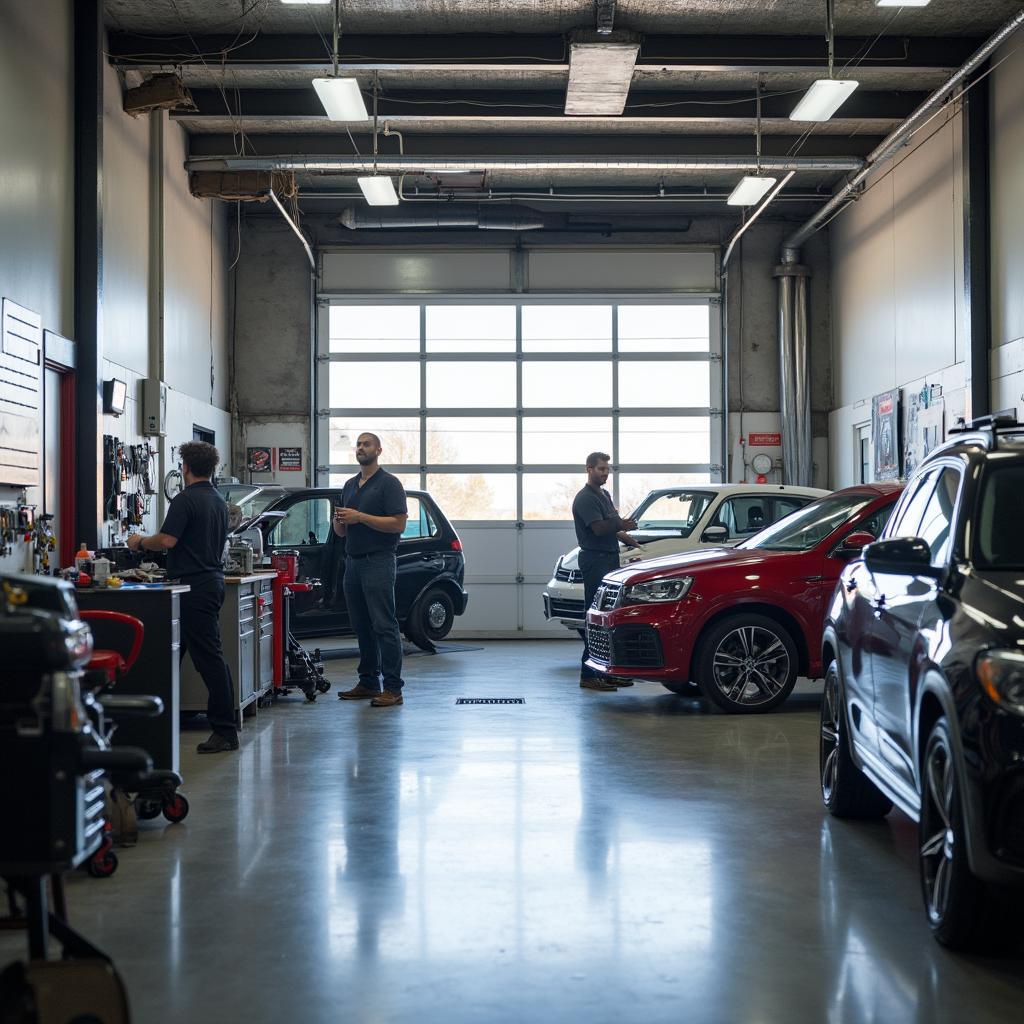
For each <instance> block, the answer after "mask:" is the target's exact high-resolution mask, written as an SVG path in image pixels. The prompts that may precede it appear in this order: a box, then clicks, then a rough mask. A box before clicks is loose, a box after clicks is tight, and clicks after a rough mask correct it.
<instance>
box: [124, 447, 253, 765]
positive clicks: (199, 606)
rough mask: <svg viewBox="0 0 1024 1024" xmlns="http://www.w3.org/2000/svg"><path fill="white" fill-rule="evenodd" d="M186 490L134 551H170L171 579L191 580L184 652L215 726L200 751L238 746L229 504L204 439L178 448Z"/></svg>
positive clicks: (216, 457) (184, 608)
mask: <svg viewBox="0 0 1024 1024" xmlns="http://www.w3.org/2000/svg"><path fill="white" fill-rule="evenodd" d="M178 451H179V452H180V454H181V474H182V477H183V478H184V481H185V489H184V490H183V491H182V492H181V493H180V494H177V495H175V497H174V499H173V501H171V504H170V505H169V506H168V509H167V516H166V518H165V519H164V524H163V526H161V527H160V532H159V533H154V534H153V535H152V536H151V537H143V536H142V535H141V534H138V533H136V534H133V535H132V536H131V537H129V538H128V547H129V548H131V549H132V551H138V550H139V549H140V548H142V549H144V550H146V551H166V552H167V578H168V580H179V581H180V582H182V583H187V584H188V586H189V588H190V589H189V591H188V593H187V594H182V595H181V657H182V658H184V657H185V654H186V652H187V653H188V654H191V655H192V664H194V665H195V667H196V671H197V672H198V673H199V675H200V676H202V679H203V682H204V683H205V684H206V689H207V692H208V693H209V700H208V702H207V705H206V718H207V720H208V721H209V723H210V728H211V729H212V730H213V731H212V732H211V733H210V738H209V739H208V740H206V741H205V742H203V743H200V744H199V746H198V747H196V750H198V751H199V753H200V754H219V753H221V752H223V751H227V750H237V749H238V732H237V730H236V728H235V711H234V699H233V693H232V689H231V670H230V669H229V668H228V666H227V662H225V660H224V650H223V648H222V647H221V642H220V609H221V605H222V604H224V563H223V561H222V559H223V557H224V542H225V541H226V540H227V536H228V506H227V502H226V501H225V500H224V499H223V498H222V497H221V496H220V494H219V493H218V492H217V489H216V488H215V487H214V486H213V484H212V483H211V482H210V478H211V477H212V476H213V472H214V470H215V469H216V468H217V464H218V463H219V462H220V453H219V452H218V451H217V449H216V448H214V447H213V445H212V444H207V443H206V442H205V441H189V442H187V443H186V444H183V445H182V446H181V448H179V449H178Z"/></svg>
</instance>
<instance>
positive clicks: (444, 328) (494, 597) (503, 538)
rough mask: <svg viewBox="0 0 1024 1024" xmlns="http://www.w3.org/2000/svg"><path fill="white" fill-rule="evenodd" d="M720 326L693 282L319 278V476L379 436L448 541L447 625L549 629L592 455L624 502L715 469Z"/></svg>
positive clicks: (393, 466) (346, 467)
mask: <svg viewBox="0 0 1024 1024" xmlns="http://www.w3.org/2000/svg"><path fill="white" fill-rule="evenodd" d="M325 265H326V264H325ZM406 269H407V270H408V268H406ZM426 273H427V272H426V271H423V270H421V271H420V272H418V276H417V278H416V279H417V280H419V281H422V280H423V279H424V276H425V274H426ZM435 273H440V271H435ZM328 276H329V275H326V274H325V276H324V278H323V280H324V283H325V284H327V283H330V284H332V285H334V286H335V287H336V286H337V282H336V281H328ZM442 276H443V275H442ZM443 279H444V284H445V285H450V284H451V280H450V279H449V278H448V277H443ZM717 327H718V316H717V306H715V305H714V303H713V299H712V297H710V296H708V295H706V294H705V295H699V294H692V293H691V294H675V295H662V296H650V295H643V296H640V295H627V296H618V297H616V298H615V299H614V300H613V299H611V298H607V297H602V298H598V297H596V296H593V295H583V294H568V295H557V296H555V295H534V294H530V295H516V296H510V295H491V296H486V297H484V296H479V295H461V296H453V295H430V296H429V297H428V296H422V295H416V296H413V295H407V294H405V295H403V294H388V295H373V296H367V295H365V294H364V295H360V296H356V295H351V294H349V295H345V294H336V293H332V292H330V291H328V292H324V291H323V290H322V291H321V301H320V303H319V304H318V373H317V402H316V408H317V425H318V430H317V442H318V454H317V470H318V473H317V481H318V483H320V484H327V483H337V482H338V481H339V480H341V479H344V478H346V477H347V476H350V475H351V474H352V473H354V472H355V471H356V463H355V457H354V453H353V446H354V444H355V439H356V437H357V436H358V435H359V433H361V432H362V431H367V430H369V431H373V432H374V433H376V434H378V435H380V436H381V438H382V442H383V447H384V454H383V456H382V463H383V464H384V465H385V466H386V467H387V468H388V469H390V470H391V471H392V472H394V473H396V474H397V475H398V476H399V477H400V478H401V479H402V481H403V483H404V484H405V485H406V487H408V488H424V489H426V490H429V491H430V492H431V493H432V494H433V495H434V497H435V498H436V499H437V501H438V503H439V504H440V506H441V508H442V509H443V510H444V511H445V513H446V514H447V516H448V517H449V519H451V520H452V521H453V523H454V524H455V526H456V528H457V529H458V531H459V534H460V536H461V538H462V541H463V545H464V547H465V551H466V566H467V577H466V585H467V589H468V590H469V591H470V603H469V610H468V612H467V614H466V615H465V616H463V617H462V618H461V619H460V620H459V621H458V622H457V624H456V634H461V635H488V636H524V635H525V636H538V635H546V634H552V633H553V634H555V635H562V634H564V628H563V627H560V626H549V625H548V624H547V623H546V622H545V620H544V617H543V608H542V602H541V593H542V591H543V589H544V584H545V583H546V582H547V580H548V578H549V577H550V575H551V570H552V567H553V565H554V562H555V559H556V558H557V557H558V555H559V554H562V553H563V552H565V551H566V550H568V549H569V548H571V547H572V546H573V545H574V543H575V541H574V535H573V531H572V525H571V513H570V505H571V502H572V498H573V495H574V494H575V492H576V491H577V490H578V489H579V487H580V486H582V484H583V482H584V475H583V470H582V465H583V462H584V460H585V458H586V455H587V454H588V453H589V452H591V451H595V450H599V451H605V452H608V453H609V454H610V455H611V456H612V462H613V465H614V466H615V467H616V470H617V471H616V472H615V473H614V475H613V477H612V480H611V482H610V486H611V488H612V490H613V494H614V496H615V499H616V502H617V503H618V505H619V507H620V508H621V509H622V510H623V512H628V511H630V510H632V509H633V508H635V507H636V505H637V504H638V503H639V501H640V499H641V498H642V497H643V496H644V495H645V494H646V493H647V492H648V491H649V490H650V489H651V488H653V487H658V486H663V485H665V484H668V483H678V482H693V483H699V482H707V481H709V480H716V479H719V478H720V477H719V466H718V465H717V464H718V463H719V462H720V458H719V451H720V443H719V438H720V421H719V420H718V408H717V407H718V406H720V404H721V374H720V372H719V367H720V361H719V354H718V330H717Z"/></svg>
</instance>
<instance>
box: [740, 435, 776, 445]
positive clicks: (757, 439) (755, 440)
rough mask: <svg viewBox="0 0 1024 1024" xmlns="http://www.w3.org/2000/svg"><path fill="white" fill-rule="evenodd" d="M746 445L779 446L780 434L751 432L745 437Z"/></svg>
mask: <svg viewBox="0 0 1024 1024" xmlns="http://www.w3.org/2000/svg"><path fill="white" fill-rule="evenodd" d="M747 445H748V446H749V447H751V448H781V447H782V435H781V434H751V435H750V436H749V437H748V438H747Z"/></svg>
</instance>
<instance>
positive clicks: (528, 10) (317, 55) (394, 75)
mask: <svg viewBox="0 0 1024 1024" xmlns="http://www.w3.org/2000/svg"><path fill="white" fill-rule="evenodd" d="M600 6H601V7H602V8H605V9H607V8H609V7H610V8H613V9H614V28H615V29H616V30H617V31H619V30H628V31H631V32H634V33H638V34H639V37H640V52H639V57H638V59H637V62H636V67H635V70H634V73H633V77H632V82H631V84H630V90H629V95H628V97H627V101H626V107H625V110H624V112H623V114H622V115H621V116H617V117H615V116H609V117H586V116H584V117H573V116H567V115H566V114H565V113H564V109H565V95H566V86H567V82H568V78H569V48H568V33H570V32H572V31H574V30H578V29H583V30H592V29H593V28H594V27H595V23H596V22H595V19H596V15H597V7H598V5H597V4H595V2H594V0H342V5H341V10H342V17H341V26H342V39H341V45H340V59H341V66H340V73H341V74H342V75H345V76H350V77H355V78H356V79H357V80H358V82H359V84H360V86H361V88H362V91H363V94H364V97H365V98H366V102H367V107H368V109H369V108H371V106H372V102H371V96H372V88H373V84H374V82H376V87H377V90H378V106H379V113H380V119H379V123H380V127H381V128H383V126H384V125H385V124H387V125H388V127H389V129H393V130H397V131H399V132H401V134H402V136H403V138H404V152H405V154H406V155H407V156H415V157H418V158H424V159H426V158H430V157H435V158H437V159H438V160H439V161H441V160H444V159H445V158H446V157H447V158H455V157H472V158H473V159H474V160H478V161H479V164H480V171H481V173H480V174H479V175H475V176H473V177H472V179H471V181H470V183H469V184H465V182H466V181H469V179H462V182H459V181H457V180H456V179H457V178H458V176H454V177H451V176H449V177H447V178H446V177H443V176H440V175H434V176H431V175H430V174H423V173H421V172H419V171H417V172H416V173H415V174H408V175H407V176H406V180H405V184H406V188H407V190H411V191H412V192H414V191H416V190H419V192H420V193H426V195H427V196H429V194H430V193H431V191H433V192H434V193H435V194H437V195H438V196H440V197H442V198H468V199H473V198H482V199H486V198H487V197H488V196H489V195H491V194H493V193H494V192H495V191H497V190H504V191H509V192H516V191H517V190H518V191H520V192H523V193H533V195H534V196H536V195H537V194H538V193H541V192H543V193H545V194H546V197H547V199H548V200H549V201H554V200H555V199H556V198H557V196H558V195H562V194H564V195H566V196H568V195H570V193H572V192H573V191H574V190H578V191H579V190H582V191H585V190H588V189H589V190H591V192H594V193H598V194H600V195H601V196H605V195H608V196H611V197H614V198H616V199H618V200H620V202H619V203H617V204H616V208H618V209H623V208H624V204H623V203H622V202H621V200H623V199H627V198H630V197H633V198H635V199H636V201H637V203H638V204H641V203H642V204H646V205H644V206H643V209H644V210H645V212H650V203H651V202H652V201H654V200H656V199H657V198H658V197H659V194H660V192H659V190H662V189H667V190H669V191H671V190H673V189H674V190H676V191H677V193H678V194H679V195H683V194H686V195H689V196H692V197H693V200H692V201H693V202H694V203H697V204H699V205H700V206H701V210H702V212H703V211H704V210H706V208H707V205H708V202H709V200H713V201H717V202H720V201H721V199H722V198H724V195H726V194H727V193H728V191H729V188H730V187H731V184H732V183H734V182H735V180H737V177H738V175H737V172H735V171H729V170H722V169H721V168H718V169H709V168H703V167H696V166H695V167H688V168H678V169H675V168H673V169H664V168H662V169H660V170H658V171H657V172H652V171H648V170H645V169H644V166H643V164H642V161H643V160H644V159H646V160H653V161H655V164H657V162H658V158H659V157H665V158H668V157H672V158H675V157H679V156H683V157H685V156H687V155H691V154H693V155H703V156H705V157H709V158H710V157H722V158H730V157H743V158H745V159H747V160H750V159H752V158H753V156H754V152H755V126H756V123H757V122H756V119H755V110H756V106H755V98H754V95H755V93H754V90H755V88H759V89H760V91H761V94H762V120H761V133H762V151H763V153H764V155H765V156H766V157H774V158H779V159H781V158H789V157H797V158H801V159H806V158H824V159H826V160H827V159H829V158H832V159H835V160H836V161H840V160H843V161H846V163H847V165H848V164H849V162H850V161H851V160H853V161H856V160H858V159H860V158H863V157H864V156H865V155H866V154H867V153H868V152H870V151H871V150H872V149H873V148H874V147H875V146H876V145H877V144H878V143H879V141H880V140H881V139H882V138H883V137H884V136H885V135H886V134H888V132H890V131H891V130H892V129H893V128H894V127H895V126H897V125H898V124H899V123H900V122H901V121H902V120H903V119H905V118H906V117H907V115H908V114H910V112H911V111H913V110H914V109H915V107H916V106H917V105H918V104H919V103H920V102H921V101H922V100H923V99H924V98H925V97H926V96H927V95H928V94H929V93H930V92H931V91H933V90H934V89H936V88H938V87H939V86H941V85H942V84H943V83H945V82H946V81H947V80H948V79H949V77H950V75H951V74H952V73H953V72H954V71H955V70H956V69H957V68H958V67H959V66H960V65H961V64H962V63H963V62H964V60H965V59H966V58H967V57H968V56H969V55H970V53H971V52H973V50H974V49H975V48H976V46H977V44H978V43H979V42H981V41H982V40H983V39H984V38H986V37H987V36H989V35H990V34H991V33H992V32H993V31H994V30H996V29H997V28H998V27H999V26H1000V25H1001V24H1003V23H1004V22H1005V21H1006V20H1007V19H1008V18H1009V17H1010V16H1012V15H1014V14H1015V13H1017V12H1018V11H1019V10H1020V0H971V2H965V0H932V3H931V4H930V5H929V6H928V7H926V8H902V9H891V8H890V9H885V8H878V7H876V6H875V3H874V0H836V35H837V39H836V63H835V69H836V74H837V76H838V77H856V79H857V80H858V81H859V82H860V87H859V88H858V90H857V91H856V92H855V93H854V94H853V96H852V97H851V99H850V100H849V101H847V103H846V104H845V105H844V107H843V108H842V110H841V111H840V113H839V115H838V116H837V117H836V118H835V119H833V120H832V121H830V122H827V123H825V124H821V125H814V126H808V125H803V124H796V123H794V122H791V121H789V119H788V114H789V111H790V110H792V108H793V106H794V105H795V103H796V101H797V99H798V98H799V96H800V94H801V93H802V92H803V91H804V90H805V89H806V88H807V87H808V85H809V84H810V83H811V82H812V81H814V79H816V78H819V77H822V76H823V74H824V73H825V70H824V69H825V52H826V47H825V40H824V11H825V2H824V0H618V2H616V3H608V2H607V0H602V3H601V4H600ZM106 14H107V25H108V30H109V33H110V38H109V50H110V53H111V60H112V62H113V63H114V65H115V66H116V67H117V68H118V70H119V71H120V72H121V74H122V79H123V82H124V84H125V86H126V87H131V86H133V85H137V84H138V83H139V82H141V81H142V80H143V79H144V78H146V77H147V76H149V75H151V74H154V73H160V72H165V73H166V72H174V73H176V74H179V75H180V76H181V78H182V79H183V81H184V83H185V85H187V86H188V87H189V89H190V90H192V93H193V97H194V99H195V102H196V107H197V109H196V110H194V111H189V112H181V113H174V114H172V117H173V118H174V120H176V121H177V122H178V123H179V124H180V125H181V126H182V127H183V128H184V129H185V130H186V131H187V132H188V133H189V136H190V153H191V155H192V157H193V158H195V159H197V160H199V159H203V160H204V162H205V165H206V166H207V167H208V168H209V167H216V166H217V163H216V158H218V157H231V158H234V157H237V156H238V155H239V154H242V155H245V156H249V157H254V156H261V157H274V158H280V159H282V160H283V161H284V163H285V166H287V162H288V160H289V159H294V162H295V165H296V167H298V168H299V172H298V177H297V181H298V184H299V186H300V189H301V202H302V204H303V207H304V208H306V209H309V210H312V211H334V210H338V209H340V208H342V207H344V206H345V205H346V204H348V203H350V202H353V201H356V200H355V199H352V198H349V197H350V196H352V195H353V194H356V193H355V182H354V180H353V176H352V175H349V174H348V173H346V167H345V161H346V160H350V159H352V158H353V156H354V154H355V153H356V152H358V153H360V154H362V155H365V154H366V153H367V152H370V151H372V143H373V136H372V123H370V122H363V123H359V122H356V123H350V124H348V125H347V126H346V125H343V124H339V123H338V122H332V121H329V120H328V119H327V118H326V117H325V115H324V112H323V109H322V107H321V106H320V104H319V101H318V100H317V98H316V95H315V94H314V92H313V90H312V88H311V84H310V83H311V80H312V78H314V77H317V76H320V75H324V74H331V73H332V62H331V33H332V7H331V6H330V5H328V6H298V5H294V4H283V3H281V2H280V0H107V3H106ZM346 128H347V129H348V130H346ZM808 128H810V131H808V130H807V129H808ZM378 142H379V149H380V152H381V153H382V154H384V153H386V154H388V155H389V156H395V155H396V154H397V152H398V140H397V139H394V138H393V137H388V138H383V137H379V138H378ZM332 157H334V158H336V162H335V165H333V166H332V165H331V164H330V158H332ZM517 157H533V158H543V157H551V158H558V157H563V158H566V159H564V160H563V161H562V163H561V164H558V162H557V160H556V161H555V162H556V165H557V166H556V168H555V169H552V168H551V167H546V168H542V169H538V168H537V167H535V166H526V165H524V166H523V167H522V168H518V169H517V168H516V167H514V166H513V164H512V161H514V158H517ZM633 157H639V158H641V164H640V165H639V166H625V165H624V164H623V160H624V159H625V160H628V159H630V158H633ZM488 158H492V159H494V160H498V161H503V163H502V166H501V168H500V169H495V170H493V171H490V170H488V168H487V160H488ZM573 159H583V160H584V161H585V162H587V169H585V170H581V169H579V168H576V167H573V166H571V160H573ZM317 160H320V161H322V160H326V161H327V163H328V169H321V170H313V171H310V170H309V169H308V167H309V164H310V162H311V161H313V162H314V163H315V161H317ZM602 160H605V161H608V162H609V163H615V164H617V165H618V166H610V165H609V166H607V167H602V166H600V163H601V161H602ZM741 173H742V172H741ZM847 173H848V171H846V170H840V171H835V170H833V171H829V170H827V169H822V168H821V167H817V166H816V167H814V168H813V169H812V168H809V167H807V168H804V167H801V168H800V169H799V171H798V173H797V174H796V176H795V177H794V178H793V180H792V181H791V182H790V184H789V186H788V187H787V190H786V191H785V192H784V193H783V194H782V196H781V197H780V201H781V202H782V203H784V202H785V201H786V200H787V199H788V200H789V201H791V202H804V203H805V204H806V202H807V201H808V200H813V197H814V196H815V195H825V194H827V193H828V192H829V191H831V189H832V188H833V187H834V186H835V185H836V184H838V183H839V182H840V181H841V180H842V179H843V178H844V177H845V175H846V174H847ZM600 201H601V200H600V199H595V202H598V203H600ZM638 208H640V207H639V206H638ZM810 208H811V209H813V204H812V206H811V207H810Z"/></svg>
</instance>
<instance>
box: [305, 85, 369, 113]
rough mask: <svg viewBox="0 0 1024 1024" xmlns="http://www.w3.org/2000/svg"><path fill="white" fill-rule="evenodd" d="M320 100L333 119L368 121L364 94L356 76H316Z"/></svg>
mask: <svg viewBox="0 0 1024 1024" xmlns="http://www.w3.org/2000/svg"><path fill="white" fill-rule="evenodd" d="M313 88H314V89H316V94H317V96H319V97H320V102H321V103H322V104H323V105H324V110H325V111H327V116H328V117H329V118H330V119H331V120H332V121H368V120H369V119H370V115H369V114H367V112H366V104H365V103H364V102H363V94H362V93H361V92H360V91H359V83H358V82H357V81H356V80H355V79H354V78H314V79H313Z"/></svg>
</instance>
